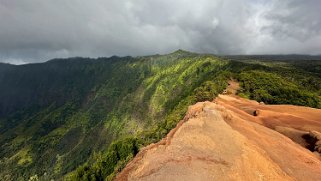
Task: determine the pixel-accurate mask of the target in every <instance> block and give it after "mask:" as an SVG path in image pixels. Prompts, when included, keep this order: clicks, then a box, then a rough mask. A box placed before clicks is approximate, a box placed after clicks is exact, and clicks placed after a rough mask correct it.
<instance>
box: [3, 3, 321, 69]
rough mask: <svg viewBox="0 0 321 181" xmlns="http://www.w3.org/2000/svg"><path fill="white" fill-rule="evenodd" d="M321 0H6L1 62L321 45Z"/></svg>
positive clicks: (316, 48) (309, 49)
mask: <svg viewBox="0 0 321 181" xmlns="http://www.w3.org/2000/svg"><path fill="white" fill-rule="evenodd" d="M320 2H321V1H319V0H310V1H302V0H282V1H281V0H279V1H277V0H274V1H273V0H272V1H267V0H216V1H214V0H199V1H192V0H190V1H189V0H176V1H172V0H135V1H130V0H108V1H106V0H91V1H88V0H68V1H65V0H0V26H1V27H0V61H5V62H12V63H24V62H37V61H45V60H47V59H50V58H54V57H69V56H90V57H98V56H111V55H133V56H135V55H147V54H155V53H167V52H171V51H174V50H175V49H179V48H181V49H187V50H190V51H196V52H210V53H218V54H255V53H309V54H317V53H320V50H321V45H320V44H321V43H320V42H321V34H320V30H321V14H320V10H319V7H321V3H320Z"/></svg>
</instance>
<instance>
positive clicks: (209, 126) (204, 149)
mask: <svg viewBox="0 0 321 181" xmlns="http://www.w3.org/2000/svg"><path fill="white" fill-rule="evenodd" d="M231 85H233V86H235V84H231V83H230V86H231ZM230 86H229V88H230ZM236 87H238V85H237V86H236ZM229 88H228V89H229ZM232 90H235V88H232ZM233 94H235V91H234V92H233V93H232V94H231V95H219V96H218V97H217V98H216V99H215V100H214V102H200V103H197V104H195V105H193V106H190V108H189V110H188V112H187V114H186V117H185V118H184V120H182V121H181V122H180V123H179V124H178V125H177V127H176V128H175V129H173V130H172V131H171V132H170V133H169V134H168V135H167V137H166V138H164V139H163V140H162V141H160V142H159V143H156V144H152V145H150V146H147V147H146V148H144V149H143V150H141V151H140V152H139V153H138V154H137V155H136V157H135V158H134V159H133V160H132V161H131V162H130V163H129V164H128V165H127V166H126V167H125V169H124V170H123V171H122V172H121V173H120V174H119V175H117V177H116V180H162V181H163V180H313V181H316V180H321V159H320V157H319V154H318V153H317V152H319V153H320V152H321V134H320V132H321V110H320V109H313V108H307V107H300V106H292V105H264V104H259V103H258V102H256V101H251V100H247V99H243V98H240V97H238V96H235V95H233ZM306 147H307V148H309V149H310V150H311V151H314V153H312V152H311V151H310V150H309V149H307V148H306Z"/></svg>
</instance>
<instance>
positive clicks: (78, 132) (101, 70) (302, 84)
mask: <svg viewBox="0 0 321 181" xmlns="http://www.w3.org/2000/svg"><path fill="white" fill-rule="evenodd" d="M306 62H308V64H307V63H306ZM320 67H321V61H320V60H304V61H299V60H297V59H295V61H292V59H291V58H290V60H288V59H281V60H278V59H275V58H274V59H273V58H272V59H268V58H267V59H264V60H258V59H255V58H253V57H251V58H244V57H239V58H238V57H235V56H233V57H228V56H227V57H218V56H214V55H205V54H195V53H190V52H186V51H182V50H179V51H176V52H174V53H171V54H168V55H154V56H145V57H110V58H98V59H90V58H70V59H55V60H51V61H48V62H45V63H40V64H27V65H19V66H15V65H8V64H0V143H1V147H0V158H1V160H0V166H1V168H2V169H1V171H0V178H4V179H5V180H27V179H28V178H30V177H32V178H33V179H36V178H39V179H48V180H50V179H52V178H54V179H57V178H58V179H60V178H64V179H73V180H80V179H84V180H85V179H90V180H95V179H96V180H103V179H106V178H107V179H112V178H113V177H114V176H115V174H116V173H117V172H118V171H119V170H121V169H122V168H123V167H124V166H125V164H126V163H127V161H128V160H130V159H131V158H132V157H133V156H134V155H135V154H136V153H137V152H138V151H139V149H140V148H141V147H142V146H145V145H147V144H150V143H152V142H156V141H158V140H160V139H161V138H163V137H164V136H165V135H166V134H167V133H168V132H169V131H170V130H171V129H172V128H173V127H174V126H175V125H176V123H177V122H178V121H179V120H180V119H182V118H183V116H184V115H185V112H186V110H187V107H188V106H189V105H192V104H194V103H196V102H198V101H204V100H212V99H213V98H214V97H215V96H216V95H217V94H218V93H220V92H222V91H223V90H224V88H225V87H226V86H227V80H228V79H230V78H235V79H238V80H239V82H240V83H241V87H242V89H241V90H240V92H239V95H241V96H243V97H247V98H251V99H256V100H258V101H263V102H265V103H266V104H269V103H273V104H295V105H304V106H310V107H315V108H321V97H320V96H321V89H320V85H321V75H320V72H318V70H319V69H320Z"/></svg>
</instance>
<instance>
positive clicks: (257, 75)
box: [238, 71, 321, 108]
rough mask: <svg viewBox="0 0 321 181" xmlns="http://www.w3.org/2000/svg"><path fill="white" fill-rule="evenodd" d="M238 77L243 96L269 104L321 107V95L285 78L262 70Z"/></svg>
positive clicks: (244, 73) (245, 73)
mask: <svg viewBox="0 0 321 181" xmlns="http://www.w3.org/2000/svg"><path fill="white" fill-rule="evenodd" d="M238 79H239V81H240V83H241V86H242V87H243V89H242V92H243V96H245V97H249V98H250V99H255V100H257V101H263V102H265V103H269V104H294V105H301V106H310V107H316V108H321V105H320V102H321V99H320V96H318V95H317V94H315V93H313V92H311V91H309V90H307V89H305V88H304V87H300V86H298V85H296V84H295V83H292V82H289V81H287V80H285V79H284V78H282V77H280V76H278V75H276V74H273V73H266V72H262V71H246V72H242V73H240V74H239V76H238Z"/></svg>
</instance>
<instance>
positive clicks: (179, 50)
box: [171, 49, 191, 54]
mask: <svg viewBox="0 0 321 181" xmlns="http://www.w3.org/2000/svg"><path fill="white" fill-rule="evenodd" d="M185 53H191V52H189V51H186V50H182V49H178V50H176V51H174V52H173V53H171V54H185Z"/></svg>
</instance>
